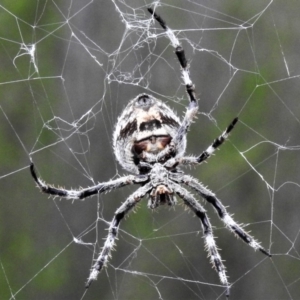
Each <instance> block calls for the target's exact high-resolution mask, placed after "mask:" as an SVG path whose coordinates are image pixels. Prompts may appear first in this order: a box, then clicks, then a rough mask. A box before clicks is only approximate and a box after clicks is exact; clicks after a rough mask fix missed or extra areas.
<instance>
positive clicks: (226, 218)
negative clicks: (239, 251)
mask: <svg viewBox="0 0 300 300" xmlns="http://www.w3.org/2000/svg"><path fill="white" fill-rule="evenodd" d="M179 178H180V177H179V176H177V177H175V176H174V177H172V180H175V181H176V182H178V183H185V184H186V185H187V186H189V187H191V188H192V189H194V190H195V191H197V193H198V194H199V195H200V196H201V197H202V198H204V199H205V200H206V201H207V202H209V203H210V204H211V205H212V206H213V207H214V208H215V210H216V211H217V213H218V215H219V217H220V219H221V220H222V221H223V222H224V224H225V226H226V227H227V228H229V229H230V231H232V232H234V233H235V234H236V235H237V236H238V237H239V238H240V239H241V240H243V241H244V242H245V243H246V244H248V245H249V246H251V247H252V248H253V249H254V250H259V251H260V252H262V253H263V254H265V255H267V256H269V257H271V256H272V255H271V254H270V253H269V252H268V251H267V250H265V249H264V248H263V247H262V246H261V245H260V243H259V242H257V241H256V240H255V239H254V238H253V237H252V236H251V235H250V234H248V233H247V232H246V231H245V230H244V229H243V228H242V227H241V226H240V225H239V224H237V223H236V222H235V221H234V220H233V218H232V217H231V216H230V215H229V214H228V212H227V210H226V208H225V207H224V205H223V204H222V203H221V201H220V200H219V199H218V198H217V197H216V196H215V194H214V193H213V192H211V191H210V190H208V189H207V188H205V187H204V186H203V185H202V184H201V183H200V182H198V181H197V180H196V179H195V178H193V177H191V176H189V175H182V176H181V179H180V180H179Z"/></svg>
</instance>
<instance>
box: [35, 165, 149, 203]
mask: <svg viewBox="0 0 300 300" xmlns="http://www.w3.org/2000/svg"><path fill="white" fill-rule="evenodd" d="M30 172H31V175H32V177H33V179H34V181H35V182H36V184H37V186H38V187H39V188H40V190H41V192H43V193H45V194H50V195H53V196H58V197H62V198H66V199H74V200H77V199H84V198H86V197H90V196H92V195H96V194H101V193H105V192H111V191H112V190H114V189H117V188H121V187H124V186H126V185H129V184H139V183H143V182H145V181H147V180H148V176H146V175H138V176H135V175H128V176H124V177H121V178H118V179H115V180H110V181H108V182H102V183H98V184H97V185H94V186H91V187H88V188H85V189H82V190H66V189H63V188H56V187H53V186H52V185H49V184H47V183H45V182H44V181H42V180H41V179H40V178H38V177H37V175H36V171H35V167H34V164H33V163H31V164H30Z"/></svg>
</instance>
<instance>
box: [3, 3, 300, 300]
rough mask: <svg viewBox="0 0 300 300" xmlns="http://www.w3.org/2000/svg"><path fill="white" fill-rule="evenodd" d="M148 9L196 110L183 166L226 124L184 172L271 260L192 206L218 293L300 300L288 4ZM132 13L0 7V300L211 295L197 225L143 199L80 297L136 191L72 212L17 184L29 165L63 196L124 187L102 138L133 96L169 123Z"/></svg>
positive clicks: (295, 67)
mask: <svg viewBox="0 0 300 300" xmlns="http://www.w3.org/2000/svg"><path fill="white" fill-rule="evenodd" d="M159 3H160V5H161V6H160V7H158V8H157V11H158V13H159V14H160V15H161V16H163V18H164V19H165V20H166V22H167V23H168V25H169V26H170V27H171V28H172V29H174V30H175V33H176V34H178V38H180V40H181V42H182V45H183V46H184V48H185V51H186V55H187V57H188V58H189V61H190V64H191V67H190V72H191V77H192V79H193V81H194V83H195V85H196V90H197V93H198V96H199V98H200V102H199V104H200V114H199V117H198V119H197V121H196V122H195V124H193V127H192V128H191V130H190V132H189V135H188V147H187V153H188V154H198V153H200V152H201V151H203V150H204V149H205V148H206V147H207V146H208V145H209V144H210V143H211V142H212V141H213V139H214V138H216V137H217V136H218V135H219V134H220V132H221V131H222V130H223V129H225V128H226V126H227V125H228V124H229V123H230V121H231V120H232V119H233V118H234V117H235V116H238V117H239V119H240V122H239V123H238V125H237V126H236V129H234V131H233V133H232V135H231V136H230V141H229V142H227V143H226V144H225V145H224V146H222V149H221V150H220V151H217V155H216V156H214V157H212V158H211V159H210V160H209V163H207V164H203V165H201V166H200V167H198V168H194V169H192V170H190V169H189V168H187V169H186V172H188V173H190V174H192V175H193V176H194V177H196V178H199V180H200V181H201V182H203V183H204V184H205V185H208V187H209V188H210V189H211V190H213V191H214V192H215V193H216V194H217V196H218V197H219V198H220V199H221V200H222V202H223V203H224V205H226V206H228V210H229V211H230V213H232V214H234V218H235V219H236V220H237V221H238V222H241V223H244V224H249V225H248V226H247V227H246V229H247V230H249V231H251V234H253V235H254V236H255V237H256V238H257V239H258V240H259V241H261V243H262V245H263V246H264V247H265V248H267V249H270V251H271V252H272V254H273V257H272V260H270V259H268V258H265V257H264V256H263V255H262V254H261V253H258V252H257V253H255V252H254V251H253V250H252V249H251V248H250V247H248V246H247V245H245V244H244V243H243V242H241V241H239V240H237V239H236V238H235V237H234V236H233V234H231V233H230V232H229V231H228V230H227V229H224V228H223V224H222V223H221V221H220V220H219V219H218V217H217V216H216V214H215V212H214V211H213V209H212V208H211V207H210V206H209V205H206V204H203V205H204V206H205V208H206V209H207V211H208V214H209V217H210V220H211V223H212V224H213V225H214V229H215V235H216V237H217V243H218V246H219V247H220V249H222V251H221V255H222V258H223V259H224V261H225V265H226V266H227V272H228V276H229V280H230V282H231V283H232V284H233V285H232V290H231V298H230V299H280V300H282V299H300V287H299V279H300V271H299V270H300V263H299V258H300V256H299V249H300V243H299V238H298V236H299V232H300V218H299V213H298V212H299V210H300V203H299V195H300V188H299V187H300V172H299V165H300V152H299V149H300V134H299V132H300V131H299V129H300V122H299V120H300V110H299V108H300V104H299V90H300V85H299V78H300V77H299V76H300V60H299V53H300V34H299V28H300V18H299V13H300V3H299V2H298V1H289V2H282V1H261V0H260V1H258V0H255V1H249V0H247V1H246V0H245V1H232V0H230V1H228V0H227V1H202V0H201V1H194V2H193V1H163V2H160V1H159ZM148 5H152V2H151V1H140V0H128V1H85V0H84V1H83V0H80V1H79V0H73V1H68V0H67V1H6V0H2V1H1V2H0V24H1V26H0V45H1V51H0V64H1V70H2V72H1V74H0V95H1V97H0V125H1V126H0V145H1V146H0V166H1V167H0V190H1V206H0V207H1V208H0V222H1V223H0V265H1V267H0V299H86V300H87V299H145V300H148V299H220V298H225V296H224V295H222V293H223V292H224V288H223V287H221V286H220V283H219V280H218V275H217V273H216V272H215V271H214V270H212V268H211V265H210V263H209V260H208V258H207V253H206V251H205V250H204V245H203V239H202V231H201V224H200V222H199V220H198V219H196V218H195V217H194V216H193V214H192V213H188V211H186V210H185V209H184V207H183V206H182V205H177V206H176V207H175V208H174V209H173V208H172V209H169V208H165V207H161V208H159V209H158V210H157V211H155V212H151V211H149V210H148V209H147V207H146V201H145V200H144V201H142V202H141V205H140V206H139V209H138V210H136V212H137V213H131V215H130V217H128V218H126V220H124V221H123V222H122V223H121V230H120V234H119V240H118V241H117V246H116V251H113V253H112V259H111V260H110V262H109V264H108V267H107V268H106V269H105V270H104V271H103V272H102V273H101V274H100V276H99V278H98V281H97V282H95V283H94V284H93V285H92V286H91V288H90V289H89V290H88V291H87V292H86V293H85V289H84V283H85V281H86V278H87V277H88V274H89V269H90V267H91V265H92V264H93V259H95V258H96V257H97V254H98V253H99V250H100V249H101V247H102V245H103V242H104V241H103V239H104V238H105V236H106V234H107V227H108V222H109V221H110V220H111V219H112V217H113V213H114V211H115V210H116V208H117V207H118V206H120V204H121V203H122V201H124V200H125V199H126V197H128V195H129V194H130V193H131V192H132V191H134V190H135V188H136V187H130V188H124V189H122V190H119V191H115V192H112V193H110V194H106V195H101V196H99V197H93V198H89V199H86V200H85V201H74V202H72V201H66V200H60V199H58V198H56V199H54V200H53V199H52V198H49V197H48V196H47V195H43V194H41V193H40V192H39V191H38V189H37V188H36V187H35V184H34V182H33V180H32V178H31V177H30V173H29V168H28V167H29V164H30V157H31V158H32V159H33V160H34V162H35V164H36V166H37V170H38V172H39V174H40V176H41V177H42V178H43V179H44V180H45V181H47V182H49V183H53V184H55V185H57V186H64V187H66V188H77V187H81V186H82V187H86V186H89V185H93V184H95V183H97V182H103V181H107V180H109V179H112V178H117V177H118V176H122V175H123V174H126V171H125V170H122V169H121V168H120V166H119V165H118V164H117V163H116V161H115V157H114V154H113V151H112V142H111V141H112V134H113V130H114V124H115V123H116V121H117V117H118V115H119V114H120V112H121V111H122V109H123V108H124V107H125V105H126V104H127V103H128V101H129V100H130V99H132V98H133V97H135V96H136V95H137V94H139V93H150V94H152V95H154V96H155V97H157V98H160V99H162V100H163V101H165V102H166V103H168V105H170V106H171V107H173V108H174V109H175V110H176V111H177V112H178V115H180V116H182V115H183V113H184V110H185V106H186V103H187V97H186V95H185V89H184V86H183V85H182V80H181V78H180V76H181V75H180V72H179V64H178V62H177V61H176V57H175V55H174V49H172V47H171V46H170V45H169V41H168V39H167V38H166V37H165V35H164V34H163V31H162V30H161V29H160V28H159V26H158V25H157V24H154V23H151V24H150V23H149V21H150V16H149V15H148V14H147V11H146V8H147V6H148ZM148 25H150V31H149V30H148V29H147V28H148V27H147V26H148ZM150 33H151V34H152V35H150ZM157 34H158V35H157ZM30 53H33V55H32V56H31V55H29V54H30ZM200 201H202V200H200ZM202 203H203V202H202ZM75 238H76V239H78V240H80V241H81V242H80V243H78V242H77V243H76V242H75V241H74V239H75Z"/></svg>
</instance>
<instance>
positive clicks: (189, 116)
mask: <svg viewBox="0 0 300 300" xmlns="http://www.w3.org/2000/svg"><path fill="white" fill-rule="evenodd" d="M148 11H149V13H150V14H152V16H153V17H154V18H155V20H156V21H157V22H158V23H159V24H160V25H161V27H162V28H163V29H164V30H165V32H166V34H167V36H168V37H169V39H170V41H171V44H172V46H173V47H174V48H175V54H176V56H177V58H178V61H179V63H180V66H181V74H182V78H183V81H184V84H185V87H186V91H187V94H188V96H189V100H190V101H189V106H188V107H187V110H186V113H185V116H184V119H183V121H182V123H181V125H180V127H179V128H178V131H177V134H176V135H175V137H174V138H173V140H172V142H171V143H170V145H169V146H168V147H166V148H165V149H164V150H163V151H161V152H160V153H159V154H158V155H157V161H161V160H164V159H165V158H166V157H168V156H170V155H171V156H174V155H175V150H176V148H177V145H178V144H180V143H181V142H182V139H183V138H184V137H185V135H186V133H187V131H188V129H189V127H190V125H191V123H192V121H193V119H194V117H195V116H196V114H197V112H198V101H197V99H196V93H195V86H194V84H193V82H192V80H191V79H190V75H189V64H188V61H187V59H186V56H185V52H184V49H183V47H182V46H181V45H180V42H179V40H178V39H177V37H176V36H175V35H174V32H173V31H172V30H171V29H170V28H169V27H168V26H167V25H166V22H165V21H164V20H163V19H162V18H161V17H160V16H159V15H158V14H156V13H155V12H154V11H153V9H152V8H148Z"/></svg>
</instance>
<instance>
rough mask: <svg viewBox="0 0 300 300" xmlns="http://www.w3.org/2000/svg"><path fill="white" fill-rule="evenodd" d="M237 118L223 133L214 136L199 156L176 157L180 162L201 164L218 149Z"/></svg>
mask: <svg viewBox="0 0 300 300" xmlns="http://www.w3.org/2000/svg"><path fill="white" fill-rule="evenodd" d="M237 121H238V118H234V119H233V120H232V122H231V123H230V124H229V126H228V127H227V128H226V129H225V131H223V133H222V134H221V135H220V136H219V137H218V138H216V139H215V140H214V141H213V143H212V144H211V145H210V146H209V147H208V148H207V149H206V150H205V151H203V152H202V153H201V154H200V155H199V156H196V157H182V158H180V159H178V161H180V164H185V165H187V164H201V163H202V162H204V161H205V160H207V159H208V158H209V157H210V156H211V155H212V154H213V153H214V152H215V151H216V149H218V148H219V147H220V146H221V145H222V144H223V143H224V142H225V141H226V139H227V138H228V136H229V133H230V132H231V130H232V129H233V128H234V126H235V124H236V123H237Z"/></svg>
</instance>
